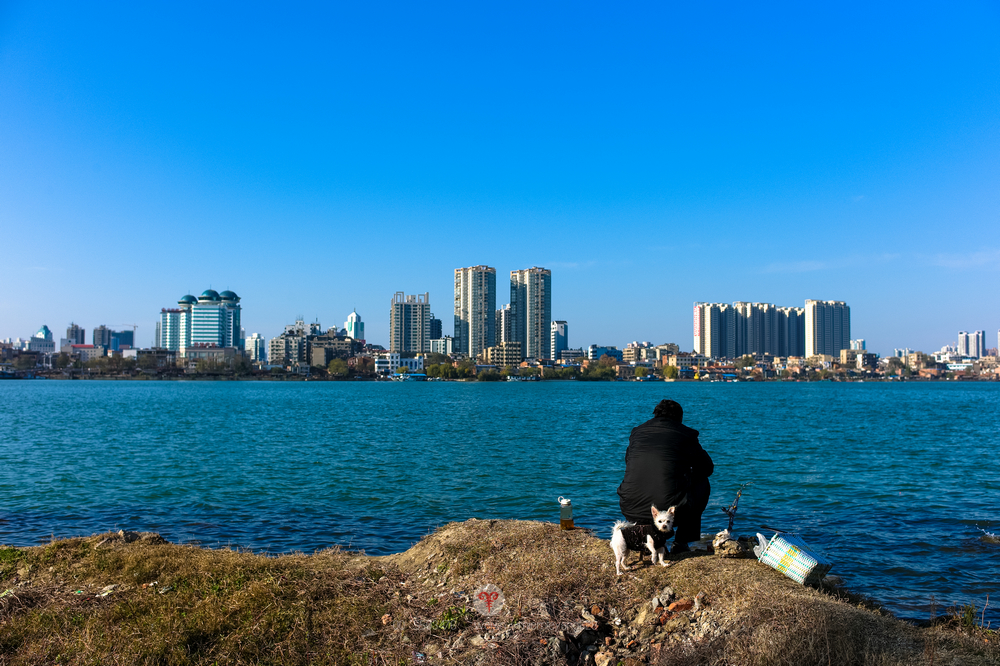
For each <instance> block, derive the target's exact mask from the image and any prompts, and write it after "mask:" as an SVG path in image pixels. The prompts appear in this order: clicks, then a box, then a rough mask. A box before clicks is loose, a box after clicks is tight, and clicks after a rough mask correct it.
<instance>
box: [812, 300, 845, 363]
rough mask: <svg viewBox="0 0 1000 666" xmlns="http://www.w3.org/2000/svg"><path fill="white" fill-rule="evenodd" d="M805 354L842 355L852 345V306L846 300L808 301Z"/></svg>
mask: <svg viewBox="0 0 1000 666" xmlns="http://www.w3.org/2000/svg"><path fill="white" fill-rule="evenodd" d="M805 311H806V346H805V356H806V358H808V357H810V356H818V355H823V356H840V350H841V349H849V348H850V345H851V308H849V307H848V306H847V303H845V302H844V301H816V300H807V301H806V307H805Z"/></svg>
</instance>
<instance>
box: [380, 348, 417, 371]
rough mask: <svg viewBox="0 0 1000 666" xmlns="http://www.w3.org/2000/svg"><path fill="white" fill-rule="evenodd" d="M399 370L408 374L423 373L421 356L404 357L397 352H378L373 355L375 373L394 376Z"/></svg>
mask: <svg viewBox="0 0 1000 666" xmlns="http://www.w3.org/2000/svg"><path fill="white" fill-rule="evenodd" d="M400 368H406V369H407V370H408V371H410V372H423V370H424V358H423V357H422V356H415V355H404V354H400V353H399V352H393V351H388V352H379V353H376V354H375V372H376V374H380V375H391V374H395V373H396V371H397V370H399V369H400Z"/></svg>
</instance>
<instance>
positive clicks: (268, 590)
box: [0, 520, 1000, 666]
mask: <svg viewBox="0 0 1000 666" xmlns="http://www.w3.org/2000/svg"><path fill="white" fill-rule="evenodd" d="M633 559H634V556H633ZM647 559H648V558H647ZM152 583H156V584H155V585H151V584H152ZM487 583H492V584H494V585H497V586H498V587H499V588H500V589H501V590H502V591H503V593H504V595H505V604H504V607H503V610H502V612H501V613H500V614H499V615H497V616H494V617H482V616H479V615H478V614H477V613H475V612H474V611H472V610H471V606H472V595H473V593H474V591H475V589H476V588H478V587H479V586H481V585H484V584H487ZM108 585H116V586H117V587H115V588H114V589H112V590H111V592H110V594H107V595H106V596H103V597H102V596H98V595H99V594H100V593H101V591H102V590H103V589H105V587H106V586H108ZM666 585H670V586H671V587H672V588H673V589H674V591H675V592H676V593H677V594H678V596H686V597H694V595H695V594H697V593H699V592H702V593H703V594H704V595H705V597H706V598H707V600H708V606H707V609H706V610H704V611H702V612H700V613H694V612H693V611H688V612H686V613H679V614H678V615H677V616H676V617H675V619H674V620H673V621H672V622H671V623H668V625H665V626H660V625H656V626H653V625H652V624H651V622H652V621H653V620H655V619H656V616H655V615H654V614H652V613H651V612H650V610H649V609H650V605H649V599H650V598H651V597H652V596H654V595H655V594H658V591H659V590H661V589H663V587H664V586H666ZM7 590H12V592H11V593H9V594H7V596H5V597H3V598H0V664H3V665H4V666H6V665H7V664H10V665H12V666H13V665H15V664H17V665H20V664H32V665H34V664H50V663H67V664H199V665H200V664H206V665H208V664H357V665H362V664H365V665H368V664H409V663H415V662H424V663H448V664H465V663H478V664H521V663H524V664H571V663H581V664H582V663H594V660H595V659H597V660H599V663H601V662H606V663H611V664H617V663H623V664H629V665H630V666H631V665H632V664H639V663H658V664H663V665H670V666H678V665H681V664H684V665H688V664H691V665H693V664H719V665H722V664H727V665H743V664H746V665H758V664H760V665H765V664H767V665H770V664H871V665H873V666H874V665H878V666H889V665H897V664H899V665H901V664H1000V651H998V650H997V636H996V634H995V633H994V634H986V633H982V632H981V633H979V634H975V635H973V636H969V635H966V634H964V633H962V632H960V631H957V630H955V629H954V628H949V627H943V626H939V627H934V628H930V629H921V628H917V627H913V626H911V625H909V624H906V623H903V622H900V621H898V620H896V619H894V618H893V617H891V616H890V615H888V614H887V613H884V612H881V611H879V610H878V609H877V608H876V607H875V606H874V605H873V604H871V603H870V602H868V601H867V600H865V599H862V598H859V597H854V596H851V595H847V594H839V595H838V594H835V593H828V592H820V591H817V590H812V589H810V588H803V587H801V586H799V585H797V584H796V583H794V582H792V581H790V580H788V579H786V578H784V577H782V576H781V575H780V574H777V573H776V572H774V571H772V570H770V569H768V568H766V567H764V566H762V565H760V564H758V563H757V562H755V561H752V560H723V559H717V558H715V557H711V556H707V555H704V554H701V555H699V554H689V555H686V556H684V557H683V559H680V560H679V561H676V562H675V563H674V564H673V565H672V566H671V567H669V568H661V567H650V566H649V565H648V563H647V564H645V565H644V566H641V567H639V568H636V569H633V571H631V572H629V573H627V574H625V575H623V576H621V577H618V576H616V575H615V571H614V565H613V560H612V555H611V551H610V548H608V544H607V542H606V541H602V540H599V539H596V538H594V537H593V536H591V535H590V534H588V533H587V532H586V531H584V530H575V531H560V530H559V529H558V527H557V526H555V525H551V524H545V523H534V522H523V521H492V520H491V521H468V522H465V523H458V524H451V525H446V526H445V527H443V528H441V529H440V530H438V531H437V532H436V533H435V534H433V535H430V536H428V537H426V538H424V539H423V540H421V541H420V542H419V543H417V544H416V545H415V546H414V547H413V548H411V549H409V550H408V551H406V552H404V553H400V554H398V555H392V556H388V557H366V556H364V555H360V554H357V553H347V552H342V551H339V550H329V551H323V552H320V553H317V554H314V555H311V556H306V555H284V556H280V557H268V556H263V555H255V554H251V553H245V552H237V551H230V550H214V551H213V550H203V549H199V548H195V547H189V546H178V545H174V544H167V543H157V539H154V538H146V539H140V540H136V541H134V542H132V543H127V542H126V540H125V539H123V538H122V537H119V536H117V535H108V534H105V535H100V536H98V537H90V538H86V539H67V540H63V541H56V542H53V543H51V544H49V545H47V546H39V547H35V548H24V549H3V548H0V594H3V593H4V592H5V591H7ZM595 606H596V608H594V607H595ZM592 611H596V616H597V617H596V622H597V624H594V625H590V626H591V628H592V629H593V631H592V632H591V633H590V634H585V635H589V636H590V639H591V640H594V641H595V642H596V643H597V645H598V646H599V650H598V651H596V653H595V652H594V651H593V649H591V651H590V652H588V651H587V649H586V648H585V647H584V645H582V644H581V641H582V639H579V640H574V639H572V638H571V636H576V635H577V634H578V633H579V631H580V630H582V629H583V628H584V627H583V626H582V625H583V623H584V622H585V621H586V618H585V615H586V614H588V613H590V612H592ZM991 639H992V640H991ZM986 641H990V642H986ZM584 642H586V641H584ZM439 655H440V656H439ZM632 660H635V661H632Z"/></svg>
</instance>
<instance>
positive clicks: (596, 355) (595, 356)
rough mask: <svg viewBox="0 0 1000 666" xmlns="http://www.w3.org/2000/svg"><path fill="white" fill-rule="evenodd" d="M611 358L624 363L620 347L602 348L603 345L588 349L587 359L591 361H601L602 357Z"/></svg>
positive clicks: (591, 346) (592, 346)
mask: <svg viewBox="0 0 1000 666" xmlns="http://www.w3.org/2000/svg"><path fill="white" fill-rule="evenodd" d="M605 355H607V356H611V357H612V358H614V359H615V360H617V361H618V362H619V363H621V362H622V350H621V349H618V347H602V346H601V345H590V347H588V348H587V359H588V360H591V361H599V360H601V357H602V356H605Z"/></svg>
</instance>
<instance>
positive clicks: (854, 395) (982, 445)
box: [0, 381, 1000, 624]
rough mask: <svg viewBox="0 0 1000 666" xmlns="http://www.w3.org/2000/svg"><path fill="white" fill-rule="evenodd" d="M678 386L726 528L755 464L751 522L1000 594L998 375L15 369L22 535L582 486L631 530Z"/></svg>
mask: <svg viewBox="0 0 1000 666" xmlns="http://www.w3.org/2000/svg"><path fill="white" fill-rule="evenodd" d="M663 397H671V398H674V399H676V400H678V401H679V402H680V403H681V404H682V405H683V406H684V409H685V422H686V423H687V424H688V425H690V426H691V427H693V428H696V429H698V430H700V431H701V433H702V434H701V441H702V444H703V446H704V447H705V449H706V450H708V451H709V453H710V454H711V455H712V457H713V458H714V460H715V463H716V473H715V475H714V476H713V477H712V486H713V496H712V501H711V503H710V504H709V508H708V510H707V512H706V515H705V521H704V524H703V527H704V529H705V531H706V532H715V531H716V530H718V529H721V528H722V527H723V526H724V525H725V520H726V517H725V515H723V514H722V512H721V511H720V510H719V509H720V508H721V507H722V506H724V505H728V504H729V503H730V502H731V501H732V499H733V496H734V495H735V492H736V489H737V488H738V487H739V485H740V484H741V483H743V482H746V481H752V482H753V483H754V485H752V486H751V487H750V488H749V489H748V490H747V492H746V493H745V495H744V498H743V500H742V501H741V505H740V511H739V514H738V520H737V523H736V530H737V531H738V532H741V533H753V532H756V531H757V530H758V529H760V526H761V525H770V526H773V527H776V528H780V529H785V530H789V531H795V532H797V533H799V534H800V535H801V536H803V537H804V538H805V539H806V540H807V542H809V543H810V544H812V545H813V546H814V547H815V548H817V549H818V550H819V551H821V552H822V553H824V554H825V555H827V556H828V557H829V558H830V559H832V560H833V561H834V562H835V566H834V571H833V573H837V574H840V575H842V576H843V577H844V578H845V579H846V580H847V582H848V584H849V585H850V586H851V587H852V588H853V589H855V590H857V591H860V592H863V593H866V594H869V595H871V596H873V597H875V598H877V599H878V600H879V601H881V602H883V603H884V604H886V605H887V606H888V607H889V608H890V609H892V610H893V611H895V612H896V613H898V614H900V615H902V616H904V617H910V618H913V619H925V618H926V617H927V616H928V613H929V610H928V609H929V604H930V600H931V597H932V595H933V597H934V598H935V599H936V603H937V606H938V608H939V609H941V608H945V607H947V606H950V605H952V604H966V603H973V604H975V605H976V606H978V607H980V608H981V607H982V605H983V602H984V601H985V597H986V594H990V595H991V596H992V597H993V599H997V598H998V597H1000V594H998V588H1000V582H998V581H1000V544H997V543H995V542H991V541H990V540H989V539H987V538H984V534H983V531H982V530H985V531H987V532H991V533H996V532H998V531H1000V529H998V528H1000V515H998V514H1000V501H998V500H1000V418H998V417H997V414H1000V386H998V385H995V384H992V385H987V384H918V383H906V384H833V383H815V384H789V383H782V384H776V383H769V384H695V383H675V384H664V383H659V382H657V383H574V382H538V383H516V384H515V383H509V384H508V383H473V384H464V383H448V382H442V383H422V384H418V383H370V382H364V383H362V382H358V383H308V384H304V383H278V382H274V383H272V382H80V381H76V382H66V381H33V382H32V381H7V382H0V542H6V543H8V544H13V545H30V544H34V543H39V542H41V541H43V540H47V539H49V538H50V537H51V536H56V537H66V536H72V535H81V534H90V533H93V532H99V531H104V530H108V529H112V528H116V529H117V528H121V527H124V528H128V529H139V530H155V531H158V532H160V533H161V534H163V535H164V536H165V537H166V538H167V539H169V540H171V541H177V542H195V543H201V544H203V545H207V546H217V545H220V544H221V545H229V544H231V545H239V546H245V547H250V548H254V549H262V550H268V551H271V552H284V551H291V550H302V551H306V552H310V551H313V550H315V549H319V548H324V547H327V546H330V545H333V544H339V545H341V546H346V547H349V548H360V549H364V550H366V551H367V552H369V553H371V554H384V553H391V552H397V551H401V550H405V549H406V548H408V547H409V546H410V545H411V544H412V543H414V542H415V541H417V540H418V539H419V538H420V537H421V536H422V535H424V534H426V533H428V532H430V531H431V530H433V529H434V528H435V527H436V526H438V525H440V524H442V523H445V522H448V521H452V520H464V519H466V518H470V517H479V518H525V519H540V520H550V521H555V520H558V505H557V503H556V497H557V496H559V495H564V496H566V497H570V498H571V499H572V500H573V505H574V511H575V516H576V520H577V524H578V525H582V526H585V527H592V528H595V529H597V530H598V533H599V534H600V535H601V536H602V537H604V538H608V537H609V536H610V534H609V532H610V525H611V523H612V522H613V521H614V520H616V519H618V518H620V515H619V513H618V501H617V500H618V497H617V495H616V493H615V491H616V488H617V486H618V483H619V482H620V481H621V476H622V473H623V470H624V452H625V447H626V445H627V443H628V433H629V430H630V429H631V428H632V427H633V426H634V425H636V424H638V423H640V422H642V421H645V420H646V419H647V418H649V416H651V412H652V408H653V406H654V405H655V404H656V402H657V401H658V400H660V399H661V398H663ZM608 558H609V562H610V560H611V554H610V551H609V554H608ZM991 613H992V619H993V621H994V624H995V623H996V622H997V621H1000V613H997V612H996V611H991V610H987V620H990V619H991V618H990V616H991Z"/></svg>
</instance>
